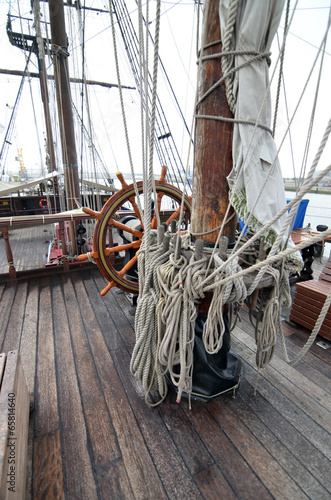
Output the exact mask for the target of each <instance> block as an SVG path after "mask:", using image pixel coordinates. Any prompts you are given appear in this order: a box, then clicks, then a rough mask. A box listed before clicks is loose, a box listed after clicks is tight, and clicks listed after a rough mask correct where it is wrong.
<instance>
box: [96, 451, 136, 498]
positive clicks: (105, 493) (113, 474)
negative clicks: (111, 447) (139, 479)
mask: <svg viewBox="0 0 331 500" xmlns="http://www.w3.org/2000/svg"><path fill="white" fill-rule="evenodd" d="M97 485H98V491H99V495H100V498H101V499H103V498H105V499H106V498H109V499H112V498H114V499H122V498H123V499H125V500H130V499H133V498H134V496H133V493H132V490H131V485H130V482H129V479H128V476H127V473H126V469H125V466H124V463H123V460H122V459H120V460H117V461H115V462H112V463H108V464H106V465H104V466H103V467H98V468H97Z"/></svg>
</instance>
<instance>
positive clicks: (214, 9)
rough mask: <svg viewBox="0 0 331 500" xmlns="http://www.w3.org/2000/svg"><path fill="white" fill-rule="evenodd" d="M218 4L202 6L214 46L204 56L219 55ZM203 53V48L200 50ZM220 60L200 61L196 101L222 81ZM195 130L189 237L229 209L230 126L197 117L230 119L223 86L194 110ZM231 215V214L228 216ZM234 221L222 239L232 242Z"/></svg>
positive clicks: (207, 38)
mask: <svg viewBox="0 0 331 500" xmlns="http://www.w3.org/2000/svg"><path fill="white" fill-rule="evenodd" d="M218 7H219V1H218V0H209V2H207V3H206V5H205V11H204V16H207V19H206V22H205V23H204V24H205V25H206V26H208V29H207V30H206V34H205V46H208V44H211V43H215V42H217V43H216V44H215V45H212V46H211V47H209V48H207V49H205V50H204V51H203V56H207V55H213V54H216V53H220V52H221V43H220V39H221V32H220V21H219V12H218ZM202 49H203V48H202ZM221 76H222V74H221V59H220V58H215V59H207V60H205V61H202V65H201V72H200V75H199V98H201V97H202V96H203V95H204V94H205V92H207V91H208V90H209V89H210V88H211V87H212V86H213V85H214V84H215V83H216V82H217V81H218V80H219V79H220V78H221ZM197 115H198V118H197V124H196V130H195V161H194V176H193V178H194V180H193V203H192V213H191V230H192V233H193V234H194V233H205V232H207V231H210V230H212V229H214V228H216V227H218V226H220V225H221V224H222V222H223V219H224V215H225V213H226V210H227V207H228V184H227V180H226V177H227V175H228V174H229V173H230V171H231V169H232V132H233V124H232V123H229V122H223V121H217V120H212V119H205V118H199V115H208V116H217V117H219V116H224V117H229V118H233V115H232V113H231V111H230V109H229V106H228V103H227V99H226V95H225V87H224V85H223V84H222V85H219V86H218V87H217V88H216V89H215V90H214V91H213V92H212V93H211V94H210V95H209V96H208V97H206V99H204V100H203V101H202V102H201V104H200V105H199V106H198V109H197ZM232 214H233V210H232V209H231V212H230V214H229V216H231V215H232ZM236 222H237V219H236V217H233V219H231V221H230V222H229V223H227V224H226V227H225V230H224V232H223V236H227V237H228V238H229V242H230V243H231V242H233V241H234V238H235V229H236ZM217 236H218V231H217V230H216V231H214V232H212V233H210V234H206V235H203V236H197V237H200V238H203V240H204V241H205V242H206V243H215V241H216V239H217Z"/></svg>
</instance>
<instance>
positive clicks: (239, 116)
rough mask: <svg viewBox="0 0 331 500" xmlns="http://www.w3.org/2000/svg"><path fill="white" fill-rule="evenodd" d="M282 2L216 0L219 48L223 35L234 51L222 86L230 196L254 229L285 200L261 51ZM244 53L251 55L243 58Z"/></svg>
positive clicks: (272, 232)
mask: <svg viewBox="0 0 331 500" xmlns="http://www.w3.org/2000/svg"><path fill="white" fill-rule="evenodd" d="M235 6H236V12H235V24H234V26H233V30H232V32H231V29H230V31H229V22H231V16H232V13H233V8H234V7H235ZM283 6H284V0H263V1H260V2H258V1H256V0H241V1H239V2H238V0H234V1H233V0H220V22H221V33H222V43H223V50H224V45H225V43H226V40H225V37H227V38H228V39H230V42H229V44H228V45H229V47H230V50H233V51H235V55H234V56H231V57H232V58H231V59H228V60H227V61H225V65H226V66H227V71H229V70H231V69H233V68H234V67H236V68H238V70H237V71H236V72H235V73H234V77H233V81H232V82H231V81H230V83H228V89H227V90H228V93H229V92H230V94H231V96H232V109H233V112H234V118H235V120H236V121H238V122H236V123H235V124H234V132H233V169H232V171H231V172H230V175H229V176H228V182H229V187H230V200H231V203H232V204H233V206H234V208H235V210H236V211H237V213H238V214H239V216H240V217H241V218H242V219H243V220H244V221H245V223H248V225H249V226H250V227H251V228H252V229H253V230H254V231H257V230H259V229H261V227H262V226H263V225H264V224H265V223H267V222H269V221H270V220H271V219H272V218H273V217H274V216H275V215H276V214H277V213H278V212H279V211H280V210H281V209H282V208H283V207H284V205H285V204H286V198H285V191H284V184H283V178H282V173H281V169H280V165H279V162H278V159H277V148H276V145H275V143H274V140H273V137H272V133H271V131H270V130H268V129H269V127H270V126H271V98H270V93H269V92H268V86H269V71H268V69H269V67H268V61H269V57H268V55H267V54H268V52H269V50H270V47H271V43H272V40H273V38H274V35H275V33H276V31H277V28H278V24H279V21H280V18H281V14H282V10H283ZM225 50H226V49H225ZM250 59H254V61H253V62H250V63H249V64H245V63H247V61H248V60H250ZM223 64H224V63H223ZM223 72H224V66H223ZM229 87H230V89H229ZM231 96H230V100H231ZM228 99H229V98H228ZM241 122H246V123H241ZM247 122H251V123H250V124H249V123H247ZM256 122H257V123H258V125H257V126H255V125H254V124H255V123H256ZM285 218H286V215H283V217H282V218H281V219H279V220H277V221H276V222H275V223H274V224H273V226H272V227H271V228H270V229H269V230H268V232H267V233H266V238H267V240H268V242H269V243H271V244H272V243H273V242H274V241H275V238H276V236H277V234H279V232H280V229H281V227H282V225H283V223H284V220H285Z"/></svg>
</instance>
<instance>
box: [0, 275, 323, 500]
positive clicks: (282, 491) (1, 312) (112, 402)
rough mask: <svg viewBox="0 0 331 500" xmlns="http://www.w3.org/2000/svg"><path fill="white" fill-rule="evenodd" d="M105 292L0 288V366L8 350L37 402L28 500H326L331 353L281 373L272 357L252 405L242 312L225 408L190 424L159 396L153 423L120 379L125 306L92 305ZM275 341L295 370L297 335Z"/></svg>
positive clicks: (125, 367)
mask: <svg viewBox="0 0 331 500" xmlns="http://www.w3.org/2000/svg"><path fill="white" fill-rule="evenodd" d="M104 285H105V281H104V278H103V277H102V276H101V275H100V273H99V271H98V270H97V269H92V270H91V269H85V270H84V269H83V270H81V271H75V272H73V271H72V272H71V273H65V274H61V275H60V274H54V275H52V276H43V277H40V278H34V279H30V280H18V281H12V282H7V283H2V284H0V298H1V300H0V347H1V349H0V352H8V351H10V350H13V349H19V350H20V353H21V357H22V363H23V367H24V372H25V377H26V380H27V384H28V388H29V391H30V392H31V393H34V395H35V410H34V411H33V413H32V414H31V417H30V429H29V461H28V474H27V476H28V484H27V492H28V493H27V497H28V498H34V499H40V498H47V499H52V498H54V499H61V498H67V499H70V500H71V499H75V498H76V499H80V500H81V499H107V500H108V499H115V500H117V499H130V498H136V499H162V498H171V499H177V498H180V499H202V498H204V499H212V500H215V499H216V498H217V499H219V498H220V499H223V498H224V499H234V498H240V499H254V500H256V499H268V498H276V499H286V500H288V499H304V498H311V499H314V500H316V499H325V500H326V499H329V498H330V496H331V476H330V458H331V438H330V432H331V418H330V414H331V412H330V409H331V408H330V407H331V404H330V392H331V383H330V377H331V369H330V366H331V364H330V351H331V349H328V350H324V349H322V348H321V347H319V346H318V345H316V343H315V344H314V345H313V347H312V349H311V350H310V352H309V353H308V354H307V355H306V357H305V358H304V359H303V360H302V361H301V362H300V363H299V364H298V365H297V366H296V367H294V368H293V367H289V366H288V365H286V363H285V362H284V361H283V355H282V352H281V348H280V347H279V346H277V350H276V354H275V356H274V359H273V361H272V362H271V365H270V366H269V367H268V368H267V369H266V370H263V371H262V372H261V374H260V376H259V381H258V387H257V393H256V396H254V394H253V393H254V390H253V387H254V384H255V380H256V368H255V341H254V332H253V327H252V326H251V325H250V324H249V322H248V319H247V313H246V312H245V311H243V312H242V315H241V316H242V321H241V322H240V323H239V324H238V326H237V327H236V328H235V331H234V332H233V335H232V339H233V341H232V342H233V347H234V348H235V349H236V350H237V352H238V354H239V355H240V356H241V358H242V361H243V368H244V374H243V376H242V381H241V385H240V388H239V390H238V391H237V394H236V397H235V398H234V399H233V398H232V397H231V395H227V396H224V397H222V398H220V399H219V400H217V401H214V402H210V403H208V404H203V403H200V402H196V401H193V402H192V410H191V411H190V410H189V409H188V403H187V401H186V400H185V399H183V400H182V402H181V404H180V405H178V404H176V402H175V395H174V394H173V393H170V394H169V395H168V397H167V399H166V401H165V402H164V403H163V404H162V405H161V406H159V407H157V408H154V409H152V408H149V407H148V406H147V405H146V404H145V402H144V393H143V391H142V389H141V387H140V385H139V384H138V383H137V381H136V380H135V379H134V378H133V377H132V375H131V374H130V371H129V362H130V354H131V351H132V348H133V345H134V330H133V322H134V317H133V316H132V315H131V314H130V309H131V305H130V303H129V300H128V298H127V297H126V296H125V294H121V293H118V291H117V290H116V289H115V290H114V289H113V290H111V291H110V292H109V293H108V294H107V295H106V296H105V297H101V296H100V295H99V292H100V290H101V289H102V288H103V287H104ZM283 327H284V330H285V332H286V335H287V343H288V349H289V351H290V354H291V355H292V356H294V355H295V353H297V352H298V350H299V349H300V347H302V345H303V344H304V342H305V341H306V339H307V338H308V331H307V330H305V329H304V328H301V327H296V326H293V325H289V324H287V323H286V322H285V321H284V322H283ZM318 340H321V339H320V338H319V339H318Z"/></svg>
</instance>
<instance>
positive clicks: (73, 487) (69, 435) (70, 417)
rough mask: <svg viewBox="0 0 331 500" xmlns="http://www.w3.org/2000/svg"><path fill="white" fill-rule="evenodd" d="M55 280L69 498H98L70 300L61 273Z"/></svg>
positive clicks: (62, 418) (62, 424)
mask: <svg viewBox="0 0 331 500" xmlns="http://www.w3.org/2000/svg"><path fill="white" fill-rule="evenodd" d="M68 279H69V278H68ZM51 281H52V305H53V316H54V338H55V350H56V375H57V393H58V401H59V413H60V426H61V433H62V441H61V442H62V457H63V466H64V480H65V490H66V494H67V496H68V497H69V498H84V497H87V498H97V490H96V484H95V481H94V476H93V471H92V464H91V457H90V453H89V449H90V442H89V436H88V434H87V429H86V424H85V418H84V413H83V408H82V402H81V394H80V390H79V384H78V380H77V373H76V366H75V360H74V356H73V352H72V344H71V337H70V329H69V321H68V317H67V313H66V303H65V299H64V296H63V289H62V286H61V281H60V279H59V277H57V276H54V277H52V280H51Z"/></svg>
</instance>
